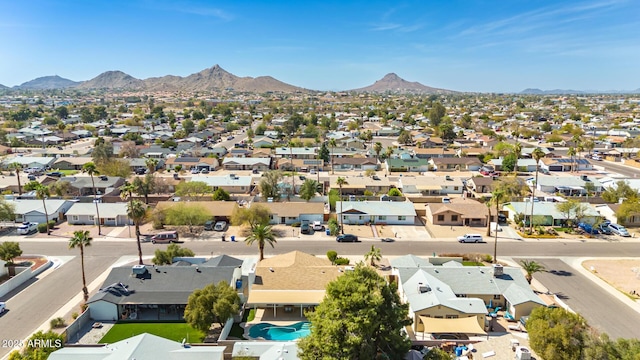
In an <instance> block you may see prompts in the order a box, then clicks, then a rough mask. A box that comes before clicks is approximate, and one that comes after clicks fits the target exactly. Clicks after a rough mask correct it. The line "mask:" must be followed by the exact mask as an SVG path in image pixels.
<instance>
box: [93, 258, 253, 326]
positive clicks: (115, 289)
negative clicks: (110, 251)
mask: <svg viewBox="0 0 640 360" xmlns="http://www.w3.org/2000/svg"><path fill="white" fill-rule="evenodd" d="M237 262H238V264H235V265H233V266H209V265H208V264H207V262H203V263H197V264H188V265H183V266H172V265H161V266H155V265H154V266H150V265H134V266H120V267H114V268H112V269H111V271H110V272H109V275H108V276H107V278H106V280H105V281H104V283H103V284H102V287H101V288H100V290H99V291H98V293H96V294H95V295H93V296H92V297H91V298H89V301H88V302H87V304H88V305H89V311H90V316H91V319H93V320H95V321H116V320H124V319H130V320H156V321H162V320H182V319H183V317H184V309H185V307H186V305H187V301H188V299H189V295H191V294H192V293H193V291H194V290H196V289H202V288H204V287H205V286H207V285H209V284H212V283H213V284H217V283H219V282H220V281H224V282H226V283H228V284H229V285H230V286H232V287H233V288H234V289H237V290H239V292H241V291H242V286H243V283H242V280H243V278H242V268H241V265H242V260H238V261H237ZM180 263H181V264H184V262H180ZM238 285H240V287H238Z"/></svg>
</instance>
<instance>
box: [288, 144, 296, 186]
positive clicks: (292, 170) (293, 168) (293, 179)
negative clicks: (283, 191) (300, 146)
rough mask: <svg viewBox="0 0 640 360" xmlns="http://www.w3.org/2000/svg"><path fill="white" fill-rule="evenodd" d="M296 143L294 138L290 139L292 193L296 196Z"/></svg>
mask: <svg viewBox="0 0 640 360" xmlns="http://www.w3.org/2000/svg"><path fill="white" fill-rule="evenodd" d="M294 145H295V144H294V143H293V139H292V140H289V161H290V164H291V174H292V176H291V192H290V195H293V196H295V195H296V166H295V165H294V164H293V146H294ZM290 195H287V198H289V196H290Z"/></svg>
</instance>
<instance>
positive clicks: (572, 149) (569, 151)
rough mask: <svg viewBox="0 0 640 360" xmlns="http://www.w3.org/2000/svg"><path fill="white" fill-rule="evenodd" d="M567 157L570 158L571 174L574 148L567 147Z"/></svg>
mask: <svg viewBox="0 0 640 360" xmlns="http://www.w3.org/2000/svg"><path fill="white" fill-rule="evenodd" d="M567 155H569V157H570V158H571V172H573V158H574V156H575V155H576V148H574V147H573V146H571V147H569V150H567Z"/></svg>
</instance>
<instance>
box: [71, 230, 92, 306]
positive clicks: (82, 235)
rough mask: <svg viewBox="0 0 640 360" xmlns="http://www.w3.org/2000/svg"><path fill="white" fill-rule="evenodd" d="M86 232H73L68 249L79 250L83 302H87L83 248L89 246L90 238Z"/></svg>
mask: <svg viewBox="0 0 640 360" xmlns="http://www.w3.org/2000/svg"><path fill="white" fill-rule="evenodd" d="M89 234H90V233H89V231H88V230H84V231H82V230H78V231H74V232H73V237H72V238H71V239H69V249H75V248H80V265H81V267H82V294H83V296H84V302H85V303H86V302H87V301H88V300H89V290H88V289H87V278H86V277H85V275H84V248H85V247H87V246H91V240H93V239H92V238H91V236H90V235H89Z"/></svg>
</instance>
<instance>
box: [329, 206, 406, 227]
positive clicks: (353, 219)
mask: <svg viewBox="0 0 640 360" xmlns="http://www.w3.org/2000/svg"><path fill="white" fill-rule="evenodd" d="M336 214H337V215H338V216H339V217H340V216H342V221H343V222H344V223H345V224H352V225H356V224H360V225H361V224H366V223H372V224H389V225H413V224H414V222H415V219H416V210H415V208H414V207H413V203H411V202H409V201H403V202H398V201H336ZM339 217H338V219H340V218H339Z"/></svg>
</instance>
